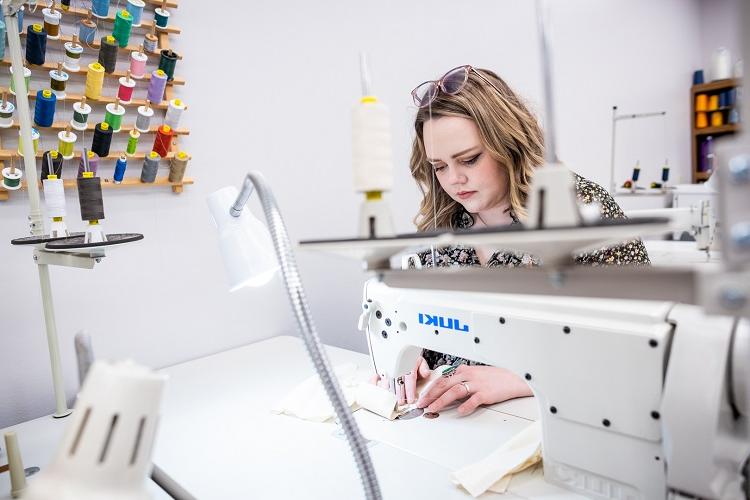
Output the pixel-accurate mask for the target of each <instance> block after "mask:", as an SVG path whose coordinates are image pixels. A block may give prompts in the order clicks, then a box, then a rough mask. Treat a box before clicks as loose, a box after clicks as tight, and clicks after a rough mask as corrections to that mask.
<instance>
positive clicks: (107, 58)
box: [99, 35, 117, 73]
mask: <svg viewBox="0 0 750 500" xmlns="http://www.w3.org/2000/svg"><path fill="white" fill-rule="evenodd" d="M110 37H111V38H112V41H111V42H110V41H109V38H110ZM99 64H101V65H102V66H104V72H105V73H113V72H114V71H115V65H116V64H117V40H115V38H114V37H113V36H112V35H107V36H103V37H102V40H101V44H100V47H99Z"/></svg>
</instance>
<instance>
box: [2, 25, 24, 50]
mask: <svg viewBox="0 0 750 500" xmlns="http://www.w3.org/2000/svg"><path fill="white" fill-rule="evenodd" d="M19 33H20V31H19ZM0 40H3V43H0V59H2V58H3V57H5V22H4V21H3V20H2V19H0Z"/></svg>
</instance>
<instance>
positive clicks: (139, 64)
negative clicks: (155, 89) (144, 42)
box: [130, 51, 148, 79]
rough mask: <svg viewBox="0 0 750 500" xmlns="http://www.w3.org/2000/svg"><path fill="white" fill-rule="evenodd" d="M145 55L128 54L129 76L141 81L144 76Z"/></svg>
mask: <svg viewBox="0 0 750 500" xmlns="http://www.w3.org/2000/svg"><path fill="white" fill-rule="evenodd" d="M147 59H148V58H147V57H146V54H144V53H143V52H136V51H133V52H131V53H130V76H132V77H133V78H138V79H141V78H143V76H144V75H145V74H146V61H147Z"/></svg>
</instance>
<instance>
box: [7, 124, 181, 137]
mask: <svg viewBox="0 0 750 500" xmlns="http://www.w3.org/2000/svg"><path fill="white" fill-rule="evenodd" d="M86 125H87V126H86V132H93V131H94V128H95V127H96V123H87V124H86ZM68 126H70V122H66V121H57V122H55V123H53V124H52V126H51V127H39V126H37V125H34V127H35V128H36V129H37V130H57V131H60V130H65V128H66V127H68ZM0 128H2V127H0ZM7 128H14V129H18V128H20V124H19V123H18V122H17V121H14V122H13V125H11V126H10V127H7ZM134 128H135V125H134V124H133V125H125V124H123V125H122V128H121V129H120V131H119V132H116V134H123V133H124V134H127V133H129V132H130V131H131V130H133V129H134ZM157 128H159V127H158V126H156V125H155V126H153V127H150V128H149V130H148V132H141V135H143V134H155V133H156V129H157ZM70 131H71V132H73V133H75V134H80V132H81V131H80V130H76V129H74V128H72V127H71V128H70ZM139 132H140V131H139ZM172 133H173V134H174V135H190V130H188V129H186V128H178V129H172Z"/></svg>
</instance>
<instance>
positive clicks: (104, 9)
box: [91, 0, 109, 18]
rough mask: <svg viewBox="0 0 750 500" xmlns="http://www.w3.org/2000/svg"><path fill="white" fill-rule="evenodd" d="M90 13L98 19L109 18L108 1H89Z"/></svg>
mask: <svg viewBox="0 0 750 500" xmlns="http://www.w3.org/2000/svg"><path fill="white" fill-rule="evenodd" d="M91 13H92V14H94V15H95V16H96V17H99V18H106V17H107V16H109V0H91Z"/></svg>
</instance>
